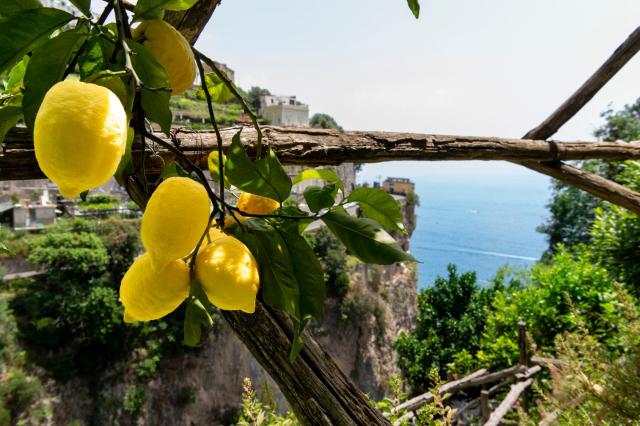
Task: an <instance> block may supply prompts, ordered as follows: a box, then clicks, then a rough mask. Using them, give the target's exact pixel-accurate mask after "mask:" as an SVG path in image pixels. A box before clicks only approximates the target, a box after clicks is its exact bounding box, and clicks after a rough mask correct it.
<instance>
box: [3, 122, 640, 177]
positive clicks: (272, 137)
mask: <svg viewBox="0 0 640 426" xmlns="http://www.w3.org/2000/svg"><path fill="white" fill-rule="evenodd" d="M239 130H240V129H239V128H237V127H230V128H227V129H222V130H221V134H222V138H223V145H224V149H225V150H226V149H227V148H228V146H229V144H230V143H231V138H232V137H233V135H234V134H236V133H237V132H238V131H239ZM262 131H263V135H264V138H263V143H264V144H265V145H268V146H270V147H271V148H272V149H273V150H274V151H275V152H276V154H277V155H278V158H280V161H281V162H282V163H284V164H299V165H307V166H317V165H336V164H340V163H344V162H354V163H376V162H381V161H398V160H402V161H405V160H515V161H518V160H536V161H559V160H585V159H594V158H600V159H607V160H629V159H640V143H639V142H633V143H624V142H583V141H578V142H555V141H552V142H547V141H544V140H523V139H505V138H495V137H473V136H450V135H429V134H418V133H393V132H357V131H352V132H340V131H338V130H327V129H311V128H282V127H272V126H263V128H262ZM155 135H156V136H158V137H161V138H162V139H164V140H166V141H168V142H170V141H171V138H168V137H167V136H166V135H164V134H162V133H159V132H156V133H155ZM241 139H242V140H243V142H244V143H245V145H246V147H247V151H248V152H249V154H250V155H253V154H255V142H256V139H257V138H256V132H255V130H254V129H253V128H250V127H245V128H244V129H243V130H242V137H241ZM174 140H175V141H177V143H178V144H179V147H180V150H181V151H183V152H184V153H185V154H186V155H187V156H188V157H189V158H190V159H191V160H192V161H194V162H195V163H196V164H197V165H198V166H200V167H202V168H205V169H206V167H207V156H208V154H209V152H211V151H212V150H214V149H215V148H216V146H217V142H216V137H215V134H214V132H212V131H208V130H207V131H193V130H187V129H175V130H174ZM151 145H152V146H153V143H152V142H151ZM154 150H155V151H156V152H157V153H158V154H159V155H160V156H161V157H163V158H164V159H165V160H171V159H173V158H174V155H173V154H172V153H171V152H170V151H168V150H165V149H164V148H162V147H160V146H155V147H154ZM161 166H162V164H161V163H157V162H152V163H150V164H149V165H148V167H149V169H148V171H149V172H157V171H158V170H157V169H158V168H159V167H161ZM545 170H546V169H545ZM546 173H548V174H551V173H553V172H552V171H549V172H546ZM42 176H43V175H42V172H40V170H39V168H38V164H37V162H36V159H35V155H34V152H33V142H32V137H31V134H30V133H29V132H28V130H27V129H20V128H16V129H14V130H12V131H11V132H9V134H8V135H7V137H6V139H5V142H4V144H3V152H2V153H1V154H0V179H2V180H9V179H31V178H37V177H42Z"/></svg>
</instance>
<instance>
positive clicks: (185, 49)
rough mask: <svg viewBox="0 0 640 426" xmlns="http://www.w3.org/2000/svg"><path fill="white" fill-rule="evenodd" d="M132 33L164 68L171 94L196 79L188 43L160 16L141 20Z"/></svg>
mask: <svg viewBox="0 0 640 426" xmlns="http://www.w3.org/2000/svg"><path fill="white" fill-rule="evenodd" d="M132 35H133V39H134V40H136V41H140V42H141V43H142V44H143V45H144V47H146V48H147V49H149V51H150V52H151V54H152V55H153V57H154V58H155V59H156V61H158V63H159V64H160V65H162V66H163V67H164V69H165V70H166V71H167V74H168V75H169V82H170V84H171V94H172V95H179V94H181V93H184V92H185V91H186V90H187V89H189V88H190V87H191V85H192V84H193V82H194V80H195V79H196V64H195V58H194V56H193V52H192V51H191V46H190V45H189V42H188V41H187V40H186V39H185V38H184V37H183V35H182V34H180V32H179V31H178V30H176V29H175V28H173V27H172V26H171V25H170V24H168V23H166V22H165V21H163V20H161V19H152V20H149V21H143V22H142V23H141V24H140V25H138V27H136V28H135V29H134V30H133V34H132Z"/></svg>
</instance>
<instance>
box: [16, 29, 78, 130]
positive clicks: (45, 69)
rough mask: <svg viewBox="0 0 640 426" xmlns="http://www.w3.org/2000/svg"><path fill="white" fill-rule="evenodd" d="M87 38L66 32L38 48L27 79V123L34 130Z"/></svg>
mask: <svg viewBox="0 0 640 426" xmlns="http://www.w3.org/2000/svg"><path fill="white" fill-rule="evenodd" d="M85 37H86V36H85V34H82V33H79V32H76V31H66V32H64V33H62V34H60V35H59V36H57V37H54V38H52V39H50V40H48V41H47V42H46V43H44V44H43V45H42V46H40V47H39V48H37V49H36V50H35V52H34V53H33V56H32V57H31V61H29V66H28V67H27V71H26V73H25V75H24V99H23V100H22V110H23V112H24V121H25V123H26V124H27V126H28V127H29V128H31V129H33V124H34V122H35V119H36V114H37V113H38V109H39V108H40V104H41V103H42V100H43V99H44V95H45V94H46V93H47V91H48V90H49V89H50V88H51V86H53V85H54V84H56V83H57V82H59V81H60V80H62V78H63V77H64V71H65V69H66V68H67V65H68V64H69V61H70V60H71V57H72V56H73V55H74V53H75V52H76V51H77V50H78V47H79V45H80V43H81V42H82V41H83V40H84V39H85Z"/></svg>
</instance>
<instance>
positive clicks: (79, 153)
mask: <svg viewBox="0 0 640 426" xmlns="http://www.w3.org/2000/svg"><path fill="white" fill-rule="evenodd" d="M126 143H127V114H126V113H125V111H124V108H123V107H122V104H121V103H120V100H119V99H118V97H117V96H116V95H115V94H114V93H113V92H111V91H110V90H109V89H107V88H105V87H102V86H98V85H97V84H91V83H83V82H80V81H74V80H65V81H61V82H59V83H56V84H55V85H53V87H51V89H49V91H48V92H47V94H46V95H45V97H44V99H43V100H42V104H41V105H40V109H39V110H38V114H37V115H36V121H35V127H34V131H33V145H34V148H35V153H36V160H37V161H38V165H39V166H40V169H41V170H42V172H43V173H44V174H45V175H46V176H47V177H48V178H49V179H51V180H52V181H53V182H55V183H56V184H57V185H58V186H59V187H60V193H61V194H62V195H63V196H64V197H67V198H74V197H77V196H78V195H79V194H80V193H81V192H83V191H86V190H88V189H91V188H95V187H97V186H100V185H102V184H103V183H105V182H107V181H108V180H109V179H110V178H111V176H113V174H114V173H115V172H116V169H117V168H118V164H119V163H120V159H121V158H122V155H123V154H124V150H125V146H126Z"/></svg>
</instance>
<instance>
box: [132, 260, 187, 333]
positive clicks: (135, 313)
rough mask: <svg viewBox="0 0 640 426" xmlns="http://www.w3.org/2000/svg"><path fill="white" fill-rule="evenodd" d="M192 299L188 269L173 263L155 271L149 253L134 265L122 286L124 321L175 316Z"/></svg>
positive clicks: (182, 263)
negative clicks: (168, 315) (188, 299)
mask: <svg viewBox="0 0 640 426" xmlns="http://www.w3.org/2000/svg"><path fill="white" fill-rule="evenodd" d="M188 295H189V266H187V264H186V263H184V262H183V261H182V260H174V261H173V262H170V263H169V264H167V265H166V266H165V267H164V268H163V269H162V270H160V271H156V270H155V269H154V268H153V265H152V262H151V256H150V255H149V253H145V254H143V255H142V256H140V257H139V258H137V259H136V260H135V262H133V264H132V265H131V267H129V270H128V271H127V273H126V274H124V277H123V278H122V283H121V284H120V301H121V302H122V304H123V305H124V321H125V322H133V321H151V320H155V319H158V318H162V317H163V316H165V315H167V314H169V313H171V312H173V311H174V310H175V309H176V308H177V307H178V306H180V304H181V303H182V302H183V301H184V299H186V298H187V296H188Z"/></svg>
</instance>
